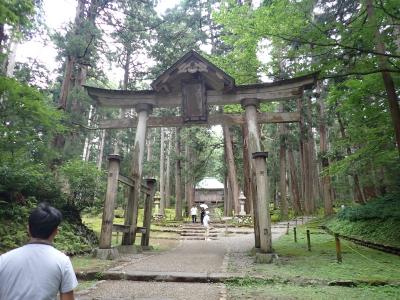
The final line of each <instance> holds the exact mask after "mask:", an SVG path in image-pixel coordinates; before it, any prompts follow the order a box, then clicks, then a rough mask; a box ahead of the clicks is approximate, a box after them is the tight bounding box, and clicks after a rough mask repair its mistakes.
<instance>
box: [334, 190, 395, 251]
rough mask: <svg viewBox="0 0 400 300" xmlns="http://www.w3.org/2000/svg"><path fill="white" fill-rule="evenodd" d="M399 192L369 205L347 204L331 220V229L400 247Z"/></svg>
mask: <svg viewBox="0 0 400 300" xmlns="http://www.w3.org/2000/svg"><path fill="white" fill-rule="evenodd" d="M399 199H400V196H399V194H398V193H393V194H387V195H385V196H382V197H379V198H376V199H372V200H370V201H369V202H368V203H367V204H366V205H358V206H354V207H346V208H344V209H341V210H340V211H339V212H338V213H337V218H334V219H331V220H329V221H328V222H327V226H328V227H329V229H330V230H332V231H334V232H337V233H340V234H343V235H346V236H352V237H355V238H358V239H362V240H367V241H372V242H376V243H382V244H386V245H393V246H397V247H400V231H399V227H400V211H399Z"/></svg>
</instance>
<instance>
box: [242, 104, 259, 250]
mask: <svg viewBox="0 0 400 300" xmlns="http://www.w3.org/2000/svg"><path fill="white" fill-rule="evenodd" d="M259 103H260V102H259V100H257V99H243V100H242V101H241V104H242V106H243V108H244V109H245V115H246V124H247V130H248V150H249V153H248V158H249V161H251V164H250V173H251V179H252V182H251V185H252V186H253V187H254V186H255V185H256V184H255V182H254V181H255V178H256V176H255V170H256V167H255V160H252V159H251V155H252V153H254V152H261V144H260V135H259V129H258V123H257V106H258V105H259ZM259 213H260V212H259V210H258V206H257V196H256V193H255V191H254V193H253V214H254V218H253V219H254V247H255V248H256V249H257V248H258V249H259V248H260V226H259V219H260V217H259Z"/></svg>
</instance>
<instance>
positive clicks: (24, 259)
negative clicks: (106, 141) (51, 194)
mask: <svg viewBox="0 0 400 300" xmlns="http://www.w3.org/2000/svg"><path fill="white" fill-rule="evenodd" d="M61 219H62V215H61V212H60V211H59V210H58V209H56V208H54V207H52V206H50V205H48V204H46V203H40V204H39V205H38V207H37V208H35V209H34V210H33V211H32V212H31V214H30V216H29V227H28V230H29V235H30V237H31V239H30V241H29V243H28V244H26V245H25V246H22V247H20V248H17V249H14V250H11V251H9V252H7V253H5V254H3V255H1V256H0V299H2V300H19V299H21V300H22V299H35V300H50V299H51V300H53V299H57V294H58V292H60V299H61V300H73V299H74V291H73V290H74V288H76V287H77V285H78V281H77V279H76V276H75V272H74V270H73V268H72V264H71V261H70V259H69V258H68V256H66V255H65V254H64V253H62V252H60V251H58V250H57V249H55V248H54V247H53V245H52V243H53V240H54V237H55V236H56V234H57V233H58V225H59V224H60V222H61Z"/></svg>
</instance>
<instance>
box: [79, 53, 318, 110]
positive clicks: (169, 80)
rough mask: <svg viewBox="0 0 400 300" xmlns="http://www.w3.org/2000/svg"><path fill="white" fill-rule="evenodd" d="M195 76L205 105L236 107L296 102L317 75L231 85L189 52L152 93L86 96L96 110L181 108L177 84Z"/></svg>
mask: <svg viewBox="0 0 400 300" xmlns="http://www.w3.org/2000/svg"><path fill="white" fill-rule="evenodd" d="M196 74H199V75H200V76H202V78H203V79H204V81H205V87H206V91H205V93H206V98H207V103H208V105H226V104H239V103H240V101H241V100H243V99H248V98H254V99H258V100H260V101H261V102H266V101H276V100H288V99H294V98H298V97H300V96H301V95H302V92H303V90H304V89H307V88H310V87H311V86H313V85H314V84H315V81H316V79H317V73H312V74H309V75H306V76H301V77H297V78H292V79H287V80H280V81H276V82H272V83H258V84H250V85H239V86H236V85H235V80H234V79H233V78H232V77H231V76H229V75H228V74H226V73H225V72H224V71H222V70H221V69H219V68H218V67H216V66H215V65H214V64H212V63H211V62H209V61H208V60H207V59H205V58H204V57H202V56H201V55H200V54H198V53H197V52H195V51H190V52H188V53H187V54H185V55H184V56H183V57H182V58H181V59H179V60H178V61H177V62H176V63H174V64H173V65H172V66H171V67H170V68H169V69H167V70H166V71H165V72H164V73H163V74H161V75H160V76H159V77H158V78H157V79H155V80H154V81H153V83H152V84H151V86H152V90H141V91H127V90H108V89H102V88H95V87H89V86H85V88H86V90H87V92H88V94H89V96H90V97H91V98H92V99H93V100H95V101H96V102H97V104H98V105H100V106H105V107H122V108H132V107H135V105H137V104H139V103H146V104H151V105H152V106H154V107H177V106H180V105H181V104H182V100H181V99H182V92H181V90H180V87H181V83H182V81H183V80H185V79H187V78H193V76H194V75H196Z"/></svg>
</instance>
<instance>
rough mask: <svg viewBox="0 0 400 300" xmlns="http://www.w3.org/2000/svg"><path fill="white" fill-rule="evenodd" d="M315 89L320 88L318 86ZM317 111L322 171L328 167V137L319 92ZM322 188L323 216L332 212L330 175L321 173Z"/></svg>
mask: <svg viewBox="0 0 400 300" xmlns="http://www.w3.org/2000/svg"><path fill="white" fill-rule="evenodd" d="M317 89H319V90H320V87H318V88H317ZM317 102H318V112H319V149H320V156H321V164H322V171H325V170H326V169H327V168H329V160H328V157H327V153H328V137H327V131H328V130H327V127H326V121H325V119H326V117H325V103H324V99H323V98H322V96H321V93H319V95H318V96H317ZM322 188H323V197H324V198H323V199H324V213H325V216H329V215H331V214H333V199H332V191H331V177H330V176H329V174H325V175H322Z"/></svg>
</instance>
